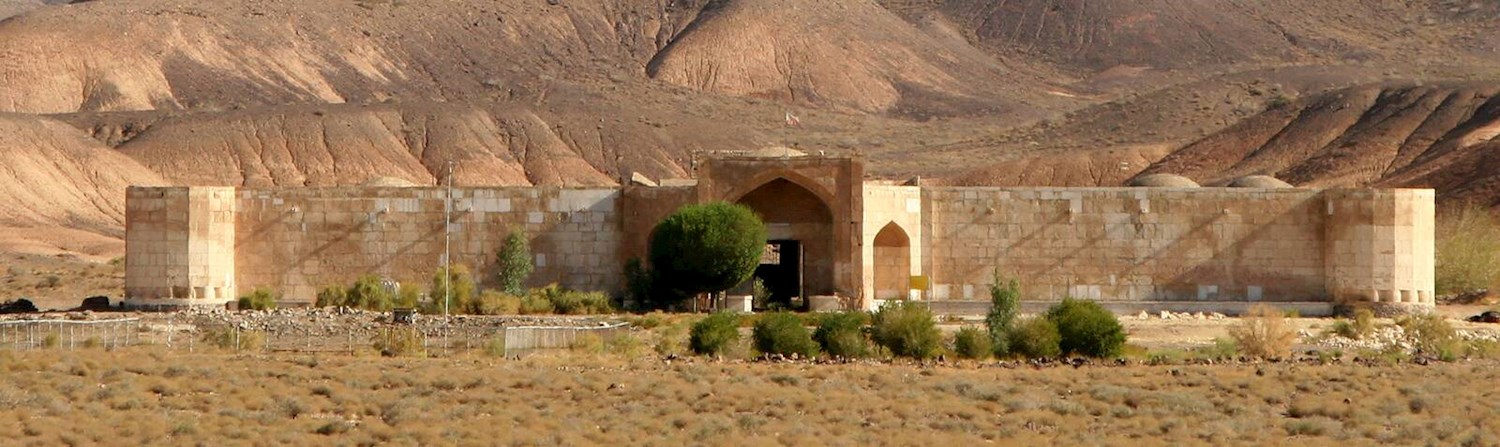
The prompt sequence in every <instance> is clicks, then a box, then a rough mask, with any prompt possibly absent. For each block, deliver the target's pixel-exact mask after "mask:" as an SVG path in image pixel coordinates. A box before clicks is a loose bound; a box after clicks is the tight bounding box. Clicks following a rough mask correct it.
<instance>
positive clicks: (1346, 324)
mask: <svg viewBox="0 0 1500 447" xmlns="http://www.w3.org/2000/svg"><path fill="white" fill-rule="evenodd" d="M1323 334H1324V335H1337V336H1339V337H1344V338H1350V339H1359V338H1360V337H1359V331H1356V330H1354V323H1352V322H1350V321H1349V320H1345V319H1343V318H1336V319H1334V320H1333V324H1331V325H1329V326H1328V330H1325V331H1323Z"/></svg>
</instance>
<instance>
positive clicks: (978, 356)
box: [953, 326, 994, 360]
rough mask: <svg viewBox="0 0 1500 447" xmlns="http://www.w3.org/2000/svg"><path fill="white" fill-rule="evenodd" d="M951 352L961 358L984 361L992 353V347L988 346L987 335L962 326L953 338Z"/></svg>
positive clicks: (988, 336) (976, 329)
mask: <svg viewBox="0 0 1500 447" xmlns="http://www.w3.org/2000/svg"><path fill="white" fill-rule="evenodd" d="M953 350H954V352H956V353H958V356H959V357H962V358H966V359H974V360H984V359H986V358H989V357H990V354H992V353H993V352H994V347H993V346H992V345H991V344H990V335H989V333H987V332H985V331H981V330H979V328H976V327H972V326H964V327H963V328H962V329H959V330H958V333H957V334H954V336H953Z"/></svg>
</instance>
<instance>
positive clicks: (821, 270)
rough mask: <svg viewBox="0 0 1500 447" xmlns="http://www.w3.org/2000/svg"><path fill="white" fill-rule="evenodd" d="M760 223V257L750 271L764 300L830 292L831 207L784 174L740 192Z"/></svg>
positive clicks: (778, 301) (789, 299)
mask: <svg viewBox="0 0 1500 447" xmlns="http://www.w3.org/2000/svg"><path fill="white" fill-rule="evenodd" d="M738 202H739V203H741V204H743V205H745V206H748V207H750V209H752V210H755V212H756V213H757V214H759V215H760V217H761V219H762V220H764V221H765V223H766V229H767V235H768V237H767V239H768V240H767V247H766V256H763V257H762V259H761V265H760V267H759V268H757V269H756V270H755V277H756V278H759V279H760V280H761V281H762V282H764V283H765V285H766V288H767V289H769V292H770V294H771V298H770V299H769V300H768V302H769V303H776V304H781V305H783V306H790V305H793V304H801V303H805V301H800V300H796V302H795V303H794V298H798V297H807V296H811V295H825V294H832V293H833V291H834V280H833V274H834V271H833V212H832V211H831V210H830V209H829V207H828V204H827V203H824V201H823V199H822V198H820V197H818V195H817V194H814V193H813V192H812V191H810V190H808V189H807V188H805V187H803V186H802V185H799V184H797V183H794V182H792V181H790V180H787V179H785V178H777V179H775V180H772V181H769V182H766V183H765V184H763V185H761V186H760V187H758V188H755V189H754V190H752V191H750V192H749V193H746V194H745V195H744V196H742V197H740V199H739V201H738Z"/></svg>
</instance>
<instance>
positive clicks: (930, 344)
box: [870, 301, 943, 359]
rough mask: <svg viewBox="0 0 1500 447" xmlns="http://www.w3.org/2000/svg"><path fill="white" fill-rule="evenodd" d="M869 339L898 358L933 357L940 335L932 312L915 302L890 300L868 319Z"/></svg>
mask: <svg viewBox="0 0 1500 447" xmlns="http://www.w3.org/2000/svg"><path fill="white" fill-rule="evenodd" d="M870 338H871V339H873V340H874V341H875V344H878V345H880V346H883V347H885V348H886V349H889V350H890V351H891V354H893V355H896V356H899V357H912V358H918V359H927V358H932V357H933V356H936V355H937V354H938V349H939V348H940V347H941V345H942V338H943V335H942V333H941V332H938V328H937V323H936V322H934V321H933V319H932V311H931V310H929V309H927V306H924V305H922V303H918V302H914V301H889V302H887V304H886V305H885V306H882V307H881V308H880V310H878V311H875V314H874V315H873V316H872V317H871V318H870Z"/></svg>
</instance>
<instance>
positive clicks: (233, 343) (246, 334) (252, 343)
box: [202, 327, 266, 351]
mask: <svg viewBox="0 0 1500 447" xmlns="http://www.w3.org/2000/svg"><path fill="white" fill-rule="evenodd" d="M202 340H203V342H204V343H207V344H209V345H211V346H213V347H216V348H219V349H225V350H232V351H253V350H256V349H260V348H261V347H262V346H265V344H266V334H264V333H261V332H260V331H247V330H243V329H236V328H232V327H219V328H213V329H209V330H207V331H205V332H203V337H202Z"/></svg>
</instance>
